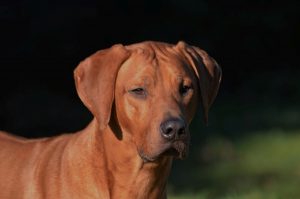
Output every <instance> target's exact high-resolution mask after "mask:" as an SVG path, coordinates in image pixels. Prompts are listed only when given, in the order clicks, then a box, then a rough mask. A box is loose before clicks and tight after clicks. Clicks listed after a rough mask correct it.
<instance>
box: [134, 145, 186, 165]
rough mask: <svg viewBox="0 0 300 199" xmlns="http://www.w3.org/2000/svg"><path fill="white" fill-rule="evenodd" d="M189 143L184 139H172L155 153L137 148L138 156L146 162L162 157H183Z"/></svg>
mask: <svg viewBox="0 0 300 199" xmlns="http://www.w3.org/2000/svg"><path fill="white" fill-rule="evenodd" d="M188 151H189V144H188V143H187V142H185V141H181V140H178V141H174V142H172V143H170V144H167V145H166V147H164V148H163V149H162V150H161V151H160V152H159V153H157V154H156V155H148V154H146V153H144V152H143V151H142V150H139V156H140V157H141V159H142V160H143V161H144V162H145V163H147V162H158V161H159V159H160V158H162V157H173V158H175V159H180V160H182V159H184V158H186V157H187V156H188Z"/></svg>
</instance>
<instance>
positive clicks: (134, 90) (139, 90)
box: [129, 88, 146, 96]
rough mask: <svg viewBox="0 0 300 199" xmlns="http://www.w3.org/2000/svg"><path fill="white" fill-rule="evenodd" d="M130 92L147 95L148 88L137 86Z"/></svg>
mask: <svg viewBox="0 0 300 199" xmlns="http://www.w3.org/2000/svg"><path fill="white" fill-rule="evenodd" d="M129 92H130V93H132V94H134V95H137V96H146V90H145V89H144V88H135V89H132V90H129Z"/></svg>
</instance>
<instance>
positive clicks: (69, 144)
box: [0, 41, 221, 199]
mask: <svg viewBox="0 0 300 199" xmlns="http://www.w3.org/2000/svg"><path fill="white" fill-rule="evenodd" d="M74 78H75V83H76V89H77V92H78V95H79V97H80V99H81V100H82V102H83V103H84V105H85V106H86V107H87V108H88V109H89V110H90V111H91V112H92V114H93V116H94V119H93V120H92V121H91V122H90V123H89V124H88V126H87V127H86V128H85V129H83V130H81V131H79V132H76V133H74V134H64V135H61V136H58V137H53V138H42V139H25V138H20V137H15V136H11V135H9V134H7V133H4V132H2V133H1V134H0V147H1V151H0V198H12V199H19V198H25V199H37V198H43V199H44V198H50V199H52V198H55V199H58V198H62V199H77V198H78V199H83V198H97V199H108V198H113V199H164V198H166V197H167V196H166V183H167V178H168V175H169V173H170V169H171V164H172V160H173V159H174V158H179V159H182V158H184V157H185V156H186V155H187V153H188V145H189V139H190V134H189V130H188V126H189V124H190V123H191V120H192V118H193V116H194V114H195V112H196V110H197V107H198V104H201V105H202V109H203V113H204V120H205V121H207V118H208V110H209V108H210V106H211V104H212V102H213V101H214V98H215V96H216V94H217V91H218V88H219V83H220V79H221V69H220V67H219V66H218V64H217V63H216V61H215V60H214V59H213V58H211V57H210V56H209V55H208V54H207V53H206V52H205V51H203V50H201V49H200V48H198V47H194V46H190V45H188V44H186V43H184V42H179V43H178V44H176V45H171V44H167V43H161V42H151V41H147V42H143V43H137V44H132V45H128V46H123V45H120V44H118V45H114V46H112V47H111V48H109V49H105V50H100V51H98V52H96V53H95V54H93V55H91V56H90V57H88V58H87V59H85V60H84V61H82V62H81V63H80V64H79V66H78V67H77V68H76V69H75V71H74Z"/></svg>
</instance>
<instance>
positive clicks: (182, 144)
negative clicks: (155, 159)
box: [162, 140, 189, 160]
mask: <svg viewBox="0 0 300 199" xmlns="http://www.w3.org/2000/svg"><path fill="white" fill-rule="evenodd" d="M188 149H189V145H188V143H187V142H186V141H184V140H176V141H174V142H173V143H172V144H171V146H170V147H169V148H168V149H167V150H166V151H165V152H163V153H162V155H166V156H173V157H174V158H176V159H181V160H182V159H184V158H186V157H187V155H188Z"/></svg>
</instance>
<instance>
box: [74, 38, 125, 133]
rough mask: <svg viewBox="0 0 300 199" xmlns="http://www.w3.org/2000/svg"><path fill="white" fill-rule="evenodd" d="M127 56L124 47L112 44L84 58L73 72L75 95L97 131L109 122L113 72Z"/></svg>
mask: <svg viewBox="0 0 300 199" xmlns="http://www.w3.org/2000/svg"><path fill="white" fill-rule="evenodd" d="M129 55H130V53H129V51H127V50H126V49H125V47H124V46H122V45H120V44H119V45H114V46H112V47H111V48H109V49H105V50H100V51H98V52H96V53H95V54H93V55H91V56H90V57H88V58H86V59H85V60H84V61H82V62H81V63H80V64H79V65H78V66H77V68H76V69H75V70H74V78H75V84H76V89H77V93H78V95H79V97H80V99H81V101H82V102H83V103H84V105H85V106H86V107H87V108H88V109H89V110H90V111H91V112H92V114H93V115H94V117H95V118H96V119H97V121H98V123H99V126H100V129H101V130H103V129H105V128H106V127H107V125H108V123H109V120H110V115H111V108H112V103H113V100H114V92H115V82H116V77H117V73H118V71H119V68H120V66H121V65H122V64H123V63H124V62H125V61H126V59H127V58H128V57H129Z"/></svg>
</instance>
